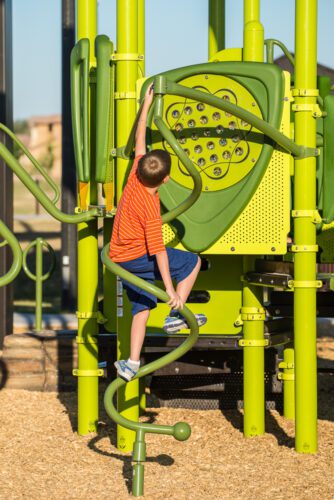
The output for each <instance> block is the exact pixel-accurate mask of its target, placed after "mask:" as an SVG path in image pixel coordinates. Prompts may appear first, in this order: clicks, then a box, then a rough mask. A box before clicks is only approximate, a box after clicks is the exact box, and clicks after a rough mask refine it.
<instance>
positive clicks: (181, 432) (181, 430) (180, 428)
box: [173, 422, 191, 441]
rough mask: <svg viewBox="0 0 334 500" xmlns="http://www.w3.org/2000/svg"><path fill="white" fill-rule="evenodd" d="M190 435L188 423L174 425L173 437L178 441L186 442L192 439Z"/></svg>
mask: <svg viewBox="0 0 334 500" xmlns="http://www.w3.org/2000/svg"><path fill="white" fill-rule="evenodd" d="M190 434H191V428H190V425H189V424H187V423H186V422H178V423H177V424H175V425H174V428H173V436H174V437H175V439H177V440H178V441H186V440H187V439H188V438H189V437H190Z"/></svg>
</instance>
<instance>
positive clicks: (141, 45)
mask: <svg viewBox="0 0 334 500" xmlns="http://www.w3.org/2000/svg"><path fill="white" fill-rule="evenodd" d="M138 53H139V54H140V55H142V56H144V59H142V60H140V61H139V63H138V70H139V71H138V76H139V78H143V77H144V76H145V0H138Z"/></svg>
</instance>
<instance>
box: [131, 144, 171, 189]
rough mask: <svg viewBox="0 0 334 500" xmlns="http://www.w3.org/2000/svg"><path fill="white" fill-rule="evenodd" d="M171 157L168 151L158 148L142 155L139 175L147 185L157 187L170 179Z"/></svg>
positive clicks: (138, 170) (138, 169) (141, 180)
mask: <svg viewBox="0 0 334 500" xmlns="http://www.w3.org/2000/svg"><path fill="white" fill-rule="evenodd" d="M170 165H171V157H170V154H169V153H167V151H164V150H162V149H156V150H154V151H150V152H149V153H147V154H146V155H144V156H142V157H141V158H140V160H139V163H138V168H137V175H138V178H139V180H140V182H141V183H142V184H143V185H144V186H146V187H151V188H152V187H157V186H160V184H162V183H163V182H166V181H167V180H168V177H169V174H170Z"/></svg>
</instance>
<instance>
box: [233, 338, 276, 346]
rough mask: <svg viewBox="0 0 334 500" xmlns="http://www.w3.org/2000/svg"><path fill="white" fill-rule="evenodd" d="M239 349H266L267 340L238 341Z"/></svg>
mask: <svg viewBox="0 0 334 500" xmlns="http://www.w3.org/2000/svg"><path fill="white" fill-rule="evenodd" d="M238 344H239V346H240V347H266V346H268V345H269V340H268V339H240V340H239V342H238Z"/></svg>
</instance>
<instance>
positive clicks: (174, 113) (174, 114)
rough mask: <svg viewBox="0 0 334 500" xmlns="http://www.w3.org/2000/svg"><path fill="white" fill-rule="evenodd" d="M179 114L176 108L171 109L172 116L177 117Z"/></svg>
mask: <svg viewBox="0 0 334 500" xmlns="http://www.w3.org/2000/svg"><path fill="white" fill-rule="evenodd" d="M179 116H180V112H179V111H178V110H177V109H174V110H173V111H172V117H173V118H178V117H179Z"/></svg>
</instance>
